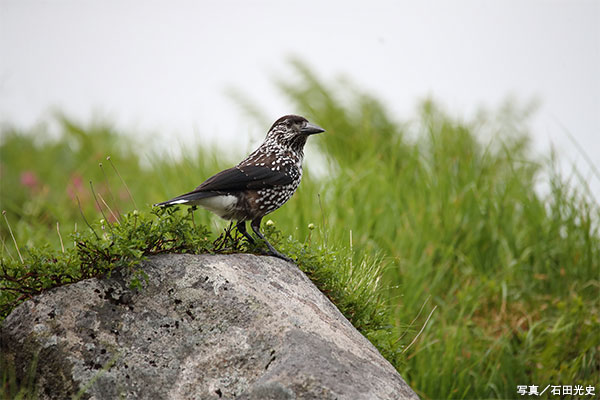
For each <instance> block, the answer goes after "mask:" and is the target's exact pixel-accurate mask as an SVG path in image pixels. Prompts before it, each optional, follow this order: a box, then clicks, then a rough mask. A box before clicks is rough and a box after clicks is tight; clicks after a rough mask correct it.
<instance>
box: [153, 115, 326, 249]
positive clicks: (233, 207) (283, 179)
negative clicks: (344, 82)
mask: <svg viewBox="0 0 600 400" xmlns="http://www.w3.org/2000/svg"><path fill="white" fill-rule="evenodd" d="M322 132H325V130H324V129H323V128H321V127H320V126H318V125H315V124H313V123H310V122H309V121H308V120H307V119H306V118H304V117H302V116H299V115H285V116H283V117H281V118H279V119H278V120H277V121H275V123H273V125H272V126H271V128H270V129H269V130H268V132H267V136H266V138H265V140H264V141H263V143H262V144H261V145H260V146H259V147H258V148H257V149H256V150H254V151H253V152H252V153H250V155H249V156H248V157H246V158H245V159H244V160H243V161H241V162H240V163H239V164H237V165H236V166H234V167H232V168H229V169H226V170H223V171H221V172H219V173H217V174H215V175H213V176H211V177H210V178H208V179H207V180H205V181H204V182H202V183H201V184H200V185H199V186H198V187H196V188H195V189H194V190H192V191H191V192H188V193H184V194H182V195H179V196H177V197H174V198H172V199H171V200H167V201H163V202H161V203H157V204H154V206H158V207H167V206H174V205H179V204H182V205H188V206H200V207H203V208H205V209H207V210H209V211H211V212H213V213H214V214H216V215H218V216H219V217H221V218H223V219H226V220H231V221H236V228H237V230H238V231H239V232H240V233H241V234H242V235H243V236H244V237H246V239H247V240H248V242H250V243H254V239H253V238H252V236H250V235H249V234H248V232H247V230H246V222H247V221H250V226H251V228H252V230H253V231H254V233H255V234H256V235H257V236H258V237H259V238H260V239H262V240H263V241H264V243H265V244H266V245H267V247H268V249H269V252H268V253H267V254H268V255H271V256H275V257H278V258H280V259H283V260H286V261H292V260H291V259H290V258H289V257H287V256H285V255H283V254H281V253H280V252H278V251H277V250H276V249H275V248H274V247H273V245H271V243H269V241H268V240H267V239H266V238H265V236H264V235H263V233H262V232H261V231H260V223H261V221H262V218H263V217H264V216H265V215H267V214H269V213H271V212H273V211H275V210H277V209H278V208H279V207H281V206H282V205H283V204H285V203H286V202H287V201H288V200H289V199H290V198H291V197H292V195H293V194H294V193H295V192H296V189H298V186H299V185H300V181H301V180H302V161H303V159H304V145H305V144H306V140H307V139H308V137H309V136H311V135H314V134H318V133H322Z"/></svg>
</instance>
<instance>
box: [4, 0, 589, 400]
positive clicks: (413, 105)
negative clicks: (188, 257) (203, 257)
mask: <svg viewBox="0 0 600 400" xmlns="http://www.w3.org/2000/svg"><path fill="white" fill-rule="evenodd" d="M598 71H600V2H598V1H454V2H444V1H420V2H416V1H414V2H407V1H395V2H392V1H389V2H386V1H370V2H368V4H365V3H364V2H353V1H344V2H342V1H332V2H318V1H313V0H306V1H302V2H277V1H257V2H242V1H220V2H216V1H214V2H195V1H171V2H166V1H144V2H141V1H128V2H123V1H112V0H111V1H102V2H92V1H75V0H55V1H41V0H0V133H1V135H2V137H1V140H0V195H1V197H0V207H1V208H2V209H3V210H6V211H7V213H6V218H7V221H8V222H10V224H11V226H12V230H13V233H14V235H15V239H16V242H17V243H18V246H19V247H20V248H21V249H22V252H23V253H24V254H25V255H26V254H27V249H28V248H44V246H47V247H48V249H49V250H50V249H54V250H56V249H59V248H60V246H61V243H60V242H59V236H58V235H57V234H56V232H57V226H56V223H57V222H60V226H61V228H60V229H62V230H63V235H65V236H66V235H68V233H69V232H73V231H74V230H76V229H78V228H77V227H78V226H79V229H82V226H84V225H83V221H82V217H81V213H83V214H84V215H87V217H88V219H90V220H91V221H98V220H99V219H101V218H103V216H102V215H101V214H100V209H104V211H105V214H106V215H108V217H107V218H108V219H109V220H110V221H111V222H115V221H116V219H117V218H114V217H112V214H113V211H114V213H115V214H117V215H118V214H119V213H125V212H128V211H131V210H132V209H134V208H135V209H139V210H140V211H141V212H145V211H148V209H149V205H150V204H152V203H155V202H158V201H162V200H165V199H167V198H171V197H173V196H174V195H177V194H180V193H183V192H185V191H188V190H190V189H192V188H194V187H195V186H196V185H198V184H199V183H200V182H201V181H202V180H204V179H205V178H207V177H209V176H210V175H212V174H214V173H215V172H217V171H219V170H220V169H222V168H226V167H230V166H231V165H233V164H235V163H237V162H238V161H239V160H240V159H241V158H242V157H243V156H245V155H246V154H247V153H248V152H249V151H251V150H253V149H254V148H255V147H256V146H257V145H258V144H259V143H260V142H261V141H262V139H263V138H264V135H265V133H266V130H267V129H268V127H269V126H270V125H271V124H272V122H273V121H275V119H277V118H278V117H280V116H282V115H285V114H289V113H298V114H302V115H305V116H306V117H308V118H309V119H310V120H311V121H312V122H315V123H317V124H319V125H321V126H322V127H324V128H325V129H327V132H326V133H325V134H323V135H319V136H316V137H312V138H311V140H310V141H309V147H308V149H307V151H306V153H307V156H306V161H305V168H306V170H305V171H306V175H305V178H304V180H303V182H302V185H301V186H300V189H299V191H298V193H297V194H296V195H295V196H294V198H293V199H292V200H290V202H289V203H288V204H287V205H286V206H285V207H283V208H282V209H281V210H278V211H277V212H275V213H273V214H271V215H270V217H271V218H272V219H273V220H274V221H275V225H276V226H277V228H278V229H280V230H281V231H282V232H283V233H284V234H285V235H289V237H290V238H291V239H290V240H297V241H299V242H304V243H306V241H307V240H312V241H313V242H311V243H313V245H314V246H315V247H318V248H321V249H324V250H325V251H331V250H332V249H335V251H336V257H338V259H339V260H340V263H341V264H343V263H345V262H346V261H347V260H349V265H350V268H341V269H340V272H339V274H340V276H341V277H342V281H344V280H345V279H347V281H348V282H354V284H353V285H354V286H352V288H359V289H360V288H361V287H363V286H361V283H360V279H367V280H374V279H375V277H374V276H371V275H369V274H370V273H371V272H372V271H373V270H374V269H373V268H372V267H373V265H374V264H377V268H375V270H381V271H383V274H382V276H381V282H382V284H381V287H380V292H379V293H377V294H373V295H376V296H380V297H381V298H382V299H383V302H384V303H385V304H386V306H385V307H384V308H382V310H381V312H380V314H381V315H383V316H384V318H385V319H386V321H389V324H388V325H386V327H385V329H379V328H377V329H374V330H372V331H368V332H365V331H363V333H364V334H365V335H366V336H367V337H368V338H369V339H370V340H371V341H372V342H373V343H374V344H375V345H376V346H377V347H378V348H379V350H380V351H381V352H382V353H383V354H384V356H386V357H387V358H388V360H390V361H391V362H392V363H393V364H394V366H395V367H396V368H397V369H398V371H399V372H400V373H401V374H402V376H403V377H404V378H405V379H406V380H407V382H408V383H409V384H410V385H411V386H412V387H413V388H414V389H415V390H416V391H417V393H418V394H419V395H420V396H421V397H422V398H427V399H434V398H453V399H454V398H514V397H517V385H539V386H541V387H542V388H543V387H545V386H546V385H550V384H556V385H558V384H572V385H576V384H581V385H597V384H598V376H600V345H599V343H600V322H599V321H600V316H599V310H600V304H599V298H600V292H599V290H600V283H599V276H600V234H599V231H598V226H599V225H598V222H599V217H600V212H599V208H598V200H599V199H600V173H599V172H598V170H599V168H600V156H599V155H598V154H600V153H599V152H598V149H599V148H600V79H599V78H600V76H599V73H598ZM107 156H110V157H111V159H110V160H107ZM99 164H103V165H102V166H101V168H99ZM90 181H92V182H93V184H94V186H95V190H96V192H97V193H98V194H99V195H100V196H101V197H102V199H103V201H104V200H106V203H105V204H104V206H100V205H99V204H98V203H97V202H95V201H94V199H93V195H92V194H91V192H90V187H89V182H90ZM123 181H125V182H127V184H128V187H126V186H125V185H124V183H123ZM129 191H130V192H131V194H132V196H130V195H129V193H128V192H129ZM131 197H133V199H135V200H134V201H132V200H131ZM105 206H106V207H105ZM108 206H110V207H111V208H112V209H111V210H110V212H109V210H108ZM80 208H81V210H80ZM197 214H198V215H197V217H198V222H200V223H205V224H207V225H209V226H210V227H211V228H212V229H213V231H215V232H219V231H220V229H221V228H222V227H223V226H224V223H223V222H222V221H219V220H218V219H217V218H214V217H212V216H210V215H209V214H208V213H205V212H198V213H197ZM309 224H315V225H316V226H317V229H316V231H315V233H314V235H313V236H312V237H311V236H310V235H311V232H310V230H309V229H308V225H309ZM0 233H1V234H2V236H1V238H2V257H3V260H10V262H12V263H13V264H14V263H16V264H19V263H18V260H19V258H18V254H17V252H16V251H15V247H14V246H13V240H12V238H11V236H10V232H9V230H8V228H7V225H6V224H4V221H3V224H2V225H1V228H0ZM307 238H308V239H307ZM6 262H7V263H8V261H6ZM3 263H4V261H3ZM16 264H15V265H16ZM3 265H4V264H3ZM6 265H8V264H6ZM11 265H12V264H11ZM19 265H20V264H19ZM344 265H346V264H344ZM361 271H362V272H361ZM349 285H350V284H349ZM349 287H350V286H349ZM353 290H354V289H353ZM0 297H1V296H0ZM0 300H1V299H0ZM360 307H361V305H356V308H357V309H360ZM365 307H366V306H365ZM365 314H366V313H365ZM363 322H364V321H363ZM364 325H365V326H367V325H369V324H368V322H365V324H364ZM598 391H600V387H597V386H596V393H598Z"/></svg>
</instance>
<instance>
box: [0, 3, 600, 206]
mask: <svg viewBox="0 0 600 400" xmlns="http://www.w3.org/2000/svg"><path fill="white" fill-rule="evenodd" d="M0 4H1V9H0V18H1V23H0V120H1V121H2V122H4V123H11V124H14V125H16V126H18V127H23V128H26V127H31V126H32V125H34V124H36V123H38V122H48V121H49V120H50V119H49V118H48V115H49V114H51V113H52V112H54V111H56V110H60V112H62V113H64V114H66V115H67V116H69V117H70V118H74V119H76V120H78V121H90V120H91V119H93V118H98V119H108V120H110V121H112V122H113V123H114V124H115V126H117V127H119V128H122V129H124V130H126V131H128V132H132V133H134V134H136V135H138V136H139V137H140V138H141V139H142V140H143V141H144V142H148V141H151V142H156V143H159V144H160V148H161V149H162V150H164V151H172V152H175V153H177V152H179V150H180V147H181V143H190V142H197V141H201V142H218V143H221V144H222V146H223V147H224V148H225V147H226V146H228V145H229V144H232V143H239V140H240V139H241V140H244V141H245V140H247V138H248V137H252V138H253V139H254V140H255V141H258V140H260V139H261V138H262V135H263V134H264V131H265V130H266V128H267V127H268V125H264V124H262V125H260V126H252V125H250V124H249V123H248V122H249V121H248V118H246V117H245V115H244V114H243V113H241V112H240V109H239V106H238V103H237V102H236V101H233V100H232V93H238V92H241V93H245V94H249V95H251V97H252V99H253V105H254V106H255V107H256V109H258V110H261V112H262V113H263V115H264V116H265V121H274V120H275V119H276V118H278V117H279V116H281V115H285V114H288V113H292V112H296V110H295V109H294V107H293V105H292V104H291V103H290V102H289V101H287V100H286V99H285V98H284V97H282V96H281V95H280V93H278V91H277V88H276V87H274V85H273V79H274V77H277V78H279V79H282V80H291V81H293V79H294V78H295V77H294V75H293V73H290V72H291V71H290V68H288V65H287V63H288V60H289V57H296V58H298V59H300V60H301V61H302V62H304V63H306V64H307V65H308V66H310V67H311V68H312V69H313V70H314V71H315V72H316V73H317V74H318V75H319V76H320V77H322V78H324V79H326V80H329V79H335V78H338V77H340V76H344V77H347V78H348V79H349V80H350V81H351V82H354V83H355V84H356V85H358V86H359V87H361V88H364V89H365V90H367V91H368V92H369V93H371V94H373V95H374V96H376V97H377V98H378V99H381V100H382V101H383V102H384V103H385V104H386V106H387V108H388V110H389V112H390V115H391V116H392V117H393V118H395V119H397V120H404V119H407V118H409V117H410V116H411V114H412V112H413V111H414V110H415V107H416V105H417V103H418V101H419V100H421V99H423V98H425V97H430V96H431V97H433V98H434V99H435V100H436V101H438V102H439V103H440V104H442V105H443V106H444V107H446V108H447V110H448V111H449V112H450V114H451V115H454V116H458V117H465V118H468V117H471V116H473V115H474V114H475V113H477V112H478V111H480V110H481V108H488V109H489V108H491V109H495V108H497V107H498V106H500V105H501V104H503V103H504V102H505V101H506V100H507V99H510V100H511V101H512V102H517V103H518V104H520V105H522V106H524V107H527V108H529V107H532V108H533V109H534V110H535V112H534V113H533V114H532V116H531V120H530V123H531V128H532V129H531V132H532V135H533V139H534V142H533V143H534V149H535V150H536V151H537V150H539V151H540V152H542V153H547V151H548V149H549V147H550V146H552V145H553V146H554V147H555V148H556V149H557V150H558V152H559V154H560V162H561V166H562V168H563V170H564V171H565V172H569V171H570V169H571V166H572V165H573V164H575V165H576V166H577V167H578V169H579V170H580V171H581V172H582V174H583V175H584V176H585V177H586V181H588V182H589V184H590V185H591V187H592V189H593V192H594V194H595V196H596V198H599V196H600V183H599V181H598V177H597V176H596V177H593V173H592V172H591V171H590V165H589V163H588V162H587V161H585V159H584V157H583V155H582V154H581V150H580V149H579V148H578V145H579V146H580V147H581V148H583V149H586V151H587V153H588V155H589V157H591V158H592V161H593V162H594V163H595V164H596V165H598V163H599V162H600V158H599V156H598V152H597V151H593V149H597V148H599V146H600V79H599V76H598V71H600V24H599V20H600V4H599V3H598V2H597V1H594V0H592V1H485V2H480V1H454V2H451V3H448V2H443V1H418V2H417V1H400V2H398V1H374V2H369V3H368V4H366V3H363V2H352V1H350V2H347V1H344V2H342V1H332V2H320V1H313V0H307V1H302V2H278V1H257V2H251V3H248V2H242V1H224V2H218V1H212V2H211V1H208V2H196V1H175V2H163V1H148V2H143V3H141V2H136V1H128V2H122V1H112V0H109V1H102V2H92V1H83V2H82V1H75V0H57V1H39V0H2V2H1V3H0ZM234 97H235V96H234ZM569 135H570V136H572V138H570V137H569Z"/></svg>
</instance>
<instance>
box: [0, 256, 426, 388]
mask: <svg viewBox="0 0 600 400" xmlns="http://www.w3.org/2000/svg"><path fill="white" fill-rule="evenodd" d="M143 269H144V271H145V272H146V273H147V274H148V278H149V280H148V283H147V284H146V285H145V287H144V288H143V289H142V290H140V291H132V290H130V289H129V288H128V284H127V279H126V278H125V277H123V276H121V275H120V274H118V273H114V274H113V276H112V277H111V278H108V279H88V280H85V281H81V282H78V283H76V284H72V285H68V286H63V287H59V288H56V289H53V290H51V291H48V292H47V293H44V294H42V295H40V296H37V297H36V298H35V299H33V300H30V301H27V302H25V303H23V304H21V305H20V306H19V307H17V308H16V309H15V310H14V311H13V312H12V313H11V314H10V315H9V316H8V317H7V318H6V320H5V321H4V322H3V324H2V326H1V328H0V339H1V346H2V354H3V357H4V358H5V360H8V361H9V362H12V363H13V364H14V366H15V368H16V371H17V374H21V375H22V374H25V371H26V370H27V369H28V368H29V366H30V365H31V363H32V360H33V359H34V357H35V355H37V360H38V361H37V373H36V382H37V388H38V391H39V398H40V399H65V398H71V396H72V395H74V394H77V393H78V392H83V391H85V393H84V394H83V395H82V397H81V398H84V399H98V400H100V399H118V398H126V399H219V398H224V399H230V398H236V399H252V400H259V399H260V400H263V399H273V400H280V399H281V400H283V399H286V400H287V399H340V400H341V399H352V400H358V399H369V400H371V399H394V400H396V399H416V398H417V396H416V395H415V393H414V392H413V391H412V390H411V389H410V387H408V385H407V384H406V383H405V382H404V381H403V380H402V378H401V377H400V375H398V373H397V372H396V371H395V369H394V368H393V367H392V365H391V364H390V363H389V362H388V361H386V360H385V359H384V358H383V357H382V356H381V355H380V354H379V353H378V352H377V350H376V349H375V347H374V346H373V345H372V344H371V343H370V342H369V341H368V340H367V339H365V338H364V337H363V336H362V335H361V334H360V333H359V332H358V331H357V330H356V329H354V327H353V326H352V325H351V324H350V322H348V320H346V318H344V316H343V315H342V314H341V313H340V312H339V311H338V310H337V309H336V308H335V306H334V305H333V304H332V303H331V302H330V301H329V300H328V299H327V298H326V297H325V296H324V295H323V294H322V293H321V292H320V291H319V290H318V289H317V288H316V287H315V286H314V285H313V284H312V282H311V281H310V280H309V279H308V278H307V277H306V276H305V275H304V274H303V273H302V272H301V271H300V270H299V269H298V268H297V267H296V266H294V265H293V264H291V263H286V262H284V261H281V260H279V259H275V258H271V257H257V256H253V255H248V254H240V255H198V256H195V255H163V256H156V257H152V258H150V259H149V260H148V261H146V262H145V263H144V264H143Z"/></svg>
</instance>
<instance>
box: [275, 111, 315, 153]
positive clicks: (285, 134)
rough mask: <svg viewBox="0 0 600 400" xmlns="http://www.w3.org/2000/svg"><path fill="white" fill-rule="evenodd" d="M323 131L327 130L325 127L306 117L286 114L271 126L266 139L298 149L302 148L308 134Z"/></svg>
mask: <svg viewBox="0 0 600 400" xmlns="http://www.w3.org/2000/svg"><path fill="white" fill-rule="evenodd" d="M321 132H325V129H323V128H321V127H320V126H318V125H315V124H311V123H310V122H308V120H307V119H306V118H304V117H301V116H299V115H286V116H283V117H281V118H279V119H278V120H277V121H275V123H274V124H273V126H271V129H269V132H268V133H267V138H266V141H267V142H271V143H276V144H278V145H280V146H284V147H289V148H290V149H292V150H296V151H298V150H302V148H303V147H304V144H305V143H306V139H307V138H308V136H310V135H314V134H316V133H321Z"/></svg>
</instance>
